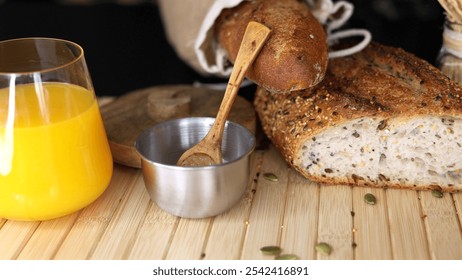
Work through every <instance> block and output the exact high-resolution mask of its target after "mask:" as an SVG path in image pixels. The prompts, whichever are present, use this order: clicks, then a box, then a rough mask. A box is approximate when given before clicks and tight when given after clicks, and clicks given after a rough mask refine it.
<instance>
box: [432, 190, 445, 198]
mask: <svg viewBox="0 0 462 280" xmlns="http://www.w3.org/2000/svg"><path fill="white" fill-rule="evenodd" d="M432 195H433V196H434V197H437V198H442V197H443V192H442V191H440V190H432Z"/></svg>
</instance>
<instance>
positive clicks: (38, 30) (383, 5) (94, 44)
mask: <svg viewBox="0 0 462 280" xmlns="http://www.w3.org/2000/svg"><path fill="white" fill-rule="evenodd" d="M198 1H200V0H198ZM350 2H351V3H353V4H354V5H355V12H354V14H353V17H352V18H351V19H350V21H349V22H348V26H345V28H347V27H357V28H367V29H369V30H370V31H371V33H372V36H373V40H375V41H377V42H380V43H383V44H387V45H391V46H395V47H401V48H403V49H405V50H406V51H409V52H411V53H414V54H415V55H416V56H418V57H420V58H423V59H425V60H427V61H428V62H430V63H432V64H434V62H435V59H436V56H437V54H438V51H439V49H440V47H441V34H442V26H443V24H444V13H443V9H442V8H441V6H440V5H439V3H438V1H437V0H356V1H350ZM32 36H41V37H55V38H62V39H67V40H71V41H74V42H76V43H78V44H80V45H81V46H82V47H83V48H84V50H85V57H86V60H87V64H88V67H89V69H90V73H91V76H92V79H93V83H94V86H95V90H96V94H97V95H99V96H103V95H113V96H118V95H121V94H124V93H126V92H128V91H131V90H135V89H139V88H143V87H148V86H154V85H165V84H192V83H193V82H194V81H200V82H205V83H207V82H224V80H222V79H219V78H213V77H202V76H200V75H198V74H197V73H196V72H194V71H193V70H192V69H191V68H189V66H187V65H186V64H185V63H183V62H182V61H181V60H180V59H179V58H178V57H177V56H176V54H175V52H174V51H173V49H172V48H171V46H170V45H169V44H168V42H167V41H166V38H165V34H164V30H163V26H162V21H161V19H160V16H159V11H158V8H157V6H156V5H155V4H153V3H152V2H143V3H138V4H135V5H122V4H117V3H115V2H104V3H100V4H92V5H77V4H74V5H70V4H62V3H61V2H55V1H38V0H34V1H22V0H10V1H7V0H3V1H2V0H0V40H4V39H12V38H18V37H32ZM252 90H253V89H252V87H250V88H249V89H247V90H245V91H241V92H240V94H246V96H247V97H249V96H250V95H251V94H252V93H251V91H252ZM246 91H247V92H246ZM247 94H250V95H247Z"/></svg>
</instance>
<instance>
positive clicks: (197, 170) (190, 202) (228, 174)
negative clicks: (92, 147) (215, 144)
mask: <svg viewBox="0 0 462 280" xmlns="http://www.w3.org/2000/svg"><path fill="white" fill-rule="evenodd" d="M213 121H214V118H182V119H174V120H169V121H165V122H162V123H159V124H157V125H155V126H152V127H151V128H149V129H147V130H146V131H144V132H143V133H141V134H140V135H139V136H138V138H137V140H136V142H135V148H136V150H137V152H138V154H139V155H140V157H141V166H142V169H143V178H144V183H145V185H146V189H147V190H148V193H149V195H150V197H151V199H152V200H153V201H154V202H155V203H156V204H157V205H158V206H159V207H160V208H162V209H163V210H165V211H167V212H169V213H171V214H173V215H176V216H180V217H185V218H205V217H211V216H215V215H218V214H220V213H223V212H224V211H226V210H228V209H230V208H231V207H232V206H233V205H234V204H236V202H238V201H239V199H240V198H241V197H242V194H243V193H244V191H245V189H246V187H247V184H248V181H249V156H250V154H251V152H252V151H253V150H254V148H255V136H254V135H253V134H252V133H251V132H250V131H249V130H248V129H246V128H245V127H243V126H241V125H239V124H237V123H233V122H230V121H227V122H226V126H225V130H224V134H223V148H222V149H223V163H222V164H220V165H212V166H203V167H183V166H177V165H176V162H177V160H178V159H179V158H180V156H181V155H182V154H183V152H184V151H186V150H187V149H189V148H190V147H192V146H194V145H195V144H196V143H198V142H199V141H200V140H202V138H203V137H204V136H205V135H206V134H207V132H208V131H209V130H210V128H211V126H212V124H213Z"/></svg>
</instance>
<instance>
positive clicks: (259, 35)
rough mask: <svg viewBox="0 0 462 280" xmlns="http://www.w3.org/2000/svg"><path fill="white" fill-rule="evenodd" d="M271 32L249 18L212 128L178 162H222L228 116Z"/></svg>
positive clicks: (186, 163) (187, 164) (193, 163)
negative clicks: (224, 132)
mask: <svg viewBox="0 0 462 280" xmlns="http://www.w3.org/2000/svg"><path fill="white" fill-rule="evenodd" d="M270 32H271V30H270V29H269V28H268V27H266V26H265V25H263V24H261V23H258V22H255V21H251V22H249V24H248V25H247V28H246V30H245V34H244V38H243V39H242V42H241V45H240V47H239V52H238V54H237V57H236V61H235V62H234V66H233V71H232V72H231V76H230V78H229V82H228V85H227V86H226V91H225V94H224V96H223V100H222V101H221V105H220V108H219V110H218V114H217V116H216V118H215V121H214V123H213V125H212V128H211V129H210V131H209V132H208V133H207V135H206V136H205V137H204V138H203V139H202V140H201V141H200V142H199V143H197V144H196V145H195V146H194V147H192V148H190V149H188V150H187V151H186V152H184V153H183V155H181V157H180V159H179V160H178V162H177V165H181V166H206V165H214V164H221V162H222V154H221V143H222V138H223V131H224V128H225V123H226V119H227V117H228V114H229V111H230V110H231V107H232V105H233V103H234V100H235V98H236V96H237V92H238V90H239V87H240V86H241V83H242V81H243V80H244V77H245V73H246V72H247V69H248V68H249V66H250V65H251V64H252V63H253V61H254V60H255V58H256V57H257V54H258V53H259V52H260V50H261V49H262V47H263V44H264V43H265V42H266V40H267V39H268V36H269V34H270Z"/></svg>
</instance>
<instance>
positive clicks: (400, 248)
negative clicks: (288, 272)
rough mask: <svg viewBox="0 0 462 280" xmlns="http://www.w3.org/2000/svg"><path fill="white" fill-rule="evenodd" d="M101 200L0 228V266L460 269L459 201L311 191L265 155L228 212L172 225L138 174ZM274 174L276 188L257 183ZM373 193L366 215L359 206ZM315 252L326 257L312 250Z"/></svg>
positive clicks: (257, 156) (322, 188)
mask: <svg viewBox="0 0 462 280" xmlns="http://www.w3.org/2000/svg"><path fill="white" fill-rule="evenodd" d="M114 167H115V169H114V175H113V178H112V181H111V183H110V185H109V187H108V189H107V190H106V192H105V193H104V194H103V195H102V196H101V197H100V198H99V199H98V200H97V201H96V202H94V203H93V204H91V205H90V206H88V207H86V208H85V209H83V210H81V211H79V212H77V213H75V214H72V215H69V216H66V217H63V218H59V219H55V220H51V221H45V222H18V221H10V220H5V219H0V248H1V250H0V259H78V260H80V259H117V260H118V259H182V260H184V259H211V260H212V259H213V260H215V259H219V260H223V259H271V258H272V257H270V256H265V255H263V254H262V253H261V252H260V248H261V247H262V246H267V245H277V246H280V247H281V248H282V249H283V253H291V254H296V255H297V256H298V257H299V258H301V259H374V260H375V259H462V232H461V223H462V221H461V218H460V216H459V215H458V213H460V210H461V207H462V193H457V194H445V195H444V196H443V198H436V197H434V196H432V194H431V192H427V191H409V190H396V189H386V190H384V189H369V188H359V187H347V186H337V185H331V186H327V185H319V184H316V183H313V182H311V181H308V180H306V179H304V178H303V177H301V176H300V175H299V174H298V173H296V172H295V171H294V170H292V169H290V168H289V167H288V166H287V164H286V163H285V162H284V161H283V160H282V158H281V156H280V155H279V153H278V152H277V151H276V150H275V149H274V148H273V147H272V146H270V147H269V148H268V149H267V150H263V151H262V150H259V151H255V152H254V153H253V155H252V157H251V170H250V172H251V176H250V180H249V183H248V189H247V191H246V193H245V195H244V196H243V198H242V199H241V200H240V202H239V203H238V204H237V205H236V206H235V207H233V208H232V209H231V210H230V211H228V212H226V213H224V214H222V215H219V216H216V217H213V218H208V219H198V220H197V219H181V218H178V217H175V216H172V215H170V214H168V213H166V212H164V211H162V210H161V209H159V208H158V207H157V206H156V205H155V204H154V203H152V202H151V200H150V199H149V196H148V193H147V191H146V190H145V188H144V183H143V179H142V173H141V170H139V169H135V168H131V167H126V166H121V165H118V164H115V166H114ZM269 172H271V173H274V174H276V175H277V177H278V182H273V181H269V180H266V179H265V178H264V176H263V174H264V173H269ZM366 192H370V193H373V194H374V195H375V196H376V198H377V203H376V204H375V205H369V204H366V203H365V202H364V200H363V196H364V194H365V193H366ZM318 242H326V243H328V244H330V246H331V247H332V252H331V254H330V255H323V254H320V253H318V252H316V250H315V246H316V244H317V243H318Z"/></svg>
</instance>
